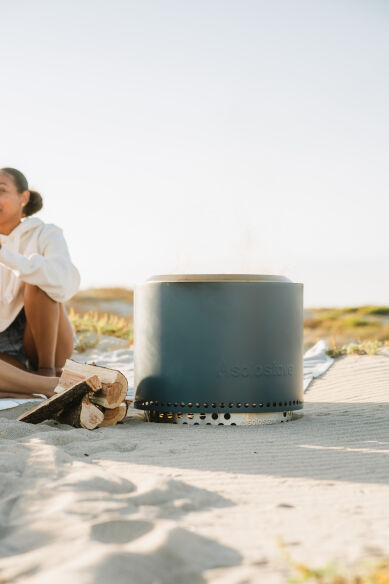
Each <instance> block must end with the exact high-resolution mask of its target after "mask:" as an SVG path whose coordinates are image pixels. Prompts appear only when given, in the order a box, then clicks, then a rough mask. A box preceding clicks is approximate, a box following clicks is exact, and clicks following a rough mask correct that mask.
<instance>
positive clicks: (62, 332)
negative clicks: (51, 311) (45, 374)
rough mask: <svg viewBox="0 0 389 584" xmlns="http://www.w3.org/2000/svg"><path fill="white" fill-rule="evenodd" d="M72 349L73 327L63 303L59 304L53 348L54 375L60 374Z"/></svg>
mask: <svg viewBox="0 0 389 584" xmlns="http://www.w3.org/2000/svg"><path fill="white" fill-rule="evenodd" d="M73 350H74V337H73V327H72V325H71V323H70V320H69V317H68V315H67V313H66V310H65V307H64V305H63V304H60V305H59V323H58V336H57V346H56V349H55V369H56V375H57V376H58V377H60V376H61V373H62V368H63V366H64V365H65V361H66V359H70V357H71V356H72V353H73Z"/></svg>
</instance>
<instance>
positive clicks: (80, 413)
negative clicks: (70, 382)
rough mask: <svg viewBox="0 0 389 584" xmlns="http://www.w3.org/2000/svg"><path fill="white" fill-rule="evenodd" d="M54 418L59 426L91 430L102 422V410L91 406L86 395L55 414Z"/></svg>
mask: <svg viewBox="0 0 389 584" xmlns="http://www.w3.org/2000/svg"><path fill="white" fill-rule="evenodd" d="M54 417H55V419H56V420H58V422H61V424H69V425H70V426H74V427H75V428H86V429H87V430H93V429H94V428H97V427H98V426H99V425H100V424H101V423H102V422H103V421H104V411H103V408H99V407H98V406H95V405H94V404H92V402H91V401H90V399H89V395H88V394H87V395H85V396H84V397H83V398H82V400H81V401H80V402H77V403H75V404H73V405H71V406H70V407H67V408H64V409H63V410H62V411H60V412H58V413H57V414H55V416H54Z"/></svg>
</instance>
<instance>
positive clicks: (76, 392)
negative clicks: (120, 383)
mask: <svg viewBox="0 0 389 584" xmlns="http://www.w3.org/2000/svg"><path fill="white" fill-rule="evenodd" d="M100 387H101V383H100V380H99V378H98V377H97V376H95V375H94V376H92V377H89V378H88V379H83V380H82V381H80V382H78V383H75V384H73V385H72V386H70V387H67V388H66V389H63V390H62V391H61V392H60V393H55V394H54V395H53V396H52V397H50V398H49V399H47V400H45V401H44V402H42V403H40V404H38V405H37V406H35V407H34V408H32V409H31V410H29V411H28V412H25V413H24V414H22V415H21V416H19V418H18V420H19V421H20V422H29V423H30V424H39V422H44V420H48V419H49V418H52V417H53V416H54V414H56V413H58V412H59V411H60V410H64V409H65V408H66V407H68V406H70V405H72V404H74V403H75V402H78V401H81V400H82V398H83V397H84V396H85V395H86V394H89V393H92V394H93V393H94V392H95V391H97V390H98V389H99V388H100Z"/></svg>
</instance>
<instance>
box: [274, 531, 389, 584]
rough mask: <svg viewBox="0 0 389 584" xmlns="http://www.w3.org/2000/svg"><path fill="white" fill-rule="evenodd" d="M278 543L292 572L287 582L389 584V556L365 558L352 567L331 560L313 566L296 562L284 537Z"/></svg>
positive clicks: (292, 583) (288, 583)
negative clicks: (319, 566) (323, 564)
mask: <svg viewBox="0 0 389 584" xmlns="http://www.w3.org/2000/svg"><path fill="white" fill-rule="evenodd" d="M277 543H278V546H279V548H280V551H281V553H282V555H283V556H284V558H285V560H286V563H287V564H288V566H289V568H290V570H291V572H292V574H291V576H290V577H289V578H288V580H287V584H302V583H304V582H305V583H307V584H389V557H383V558H380V559H378V560H377V559H376V558H364V559H361V560H360V561H359V562H358V563H356V564H353V566H352V567H350V566H348V567H346V566H341V565H339V564H336V563H335V562H330V563H328V564H326V565H325V566H323V567H321V568H312V567H311V566H308V565H307V564H303V563H300V562H296V561H295V560H294V559H293V557H292V555H291V553H290V552H289V550H288V549H287V548H286V545H285V543H284V541H283V540H282V538H277Z"/></svg>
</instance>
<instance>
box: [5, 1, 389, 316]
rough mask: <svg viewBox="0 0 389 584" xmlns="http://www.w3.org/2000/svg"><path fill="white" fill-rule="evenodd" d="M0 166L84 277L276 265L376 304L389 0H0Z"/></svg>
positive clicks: (388, 91)
mask: <svg viewBox="0 0 389 584" xmlns="http://www.w3.org/2000/svg"><path fill="white" fill-rule="evenodd" d="M0 14H1V16H0V18H1V34H0V58H1V68H0V103H1V109H0V167H1V166H13V167H15V168H18V169H19V170H21V171H22V172H23V173H24V174H25V175H26V176H27V179H28V180H29V183H30V186H31V188H36V189H37V190H39V191H40V192H41V193H42V195H43V196H44V203H45V209H44V211H43V212H42V213H41V214H40V216H41V218H42V219H43V220H44V221H47V222H51V223H56V224H57V225H59V226H60V227H62V228H63V230H64V233H65V236H66V239H67V241H68V244H69V248H70V251H71V255H72V258H73V261H74V263H75V264H76V265H77V267H78V268H79V270H80V272H81V275H82V287H83V288H85V287H89V286H114V285H122V286H131V285H132V284H133V283H135V282H137V281H139V280H141V279H143V278H146V277H148V276H151V275H153V274H163V273H196V272H197V273H222V272H224V273H229V272H230V273H279V274H283V275H286V276H288V277H289V278H291V279H292V280H294V281H298V282H304V285H305V286H304V289H305V305H306V306H307V307H309V306H311V307H313V306H342V305H353V304H355V305H356V304H368V303H382V304H388V303H389V228H388V227H389V189H388V187H389V178H388V170H387V167H388V162H387V161H388V145H389V123H388V122H389V108H388V103H389V75H388V64H389V35H388V29H389V3H388V2H385V1H384V0H368V1H362V0H326V1H319V0H295V1H293V2H291V1H290V0H266V1H265V0H174V1H173V0H141V1H139V0H110V1H108V0H104V1H101V0H67V1H66V2H65V1H54V2H53V1H52V0H46V1H43V0H0Z"/></svg>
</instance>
